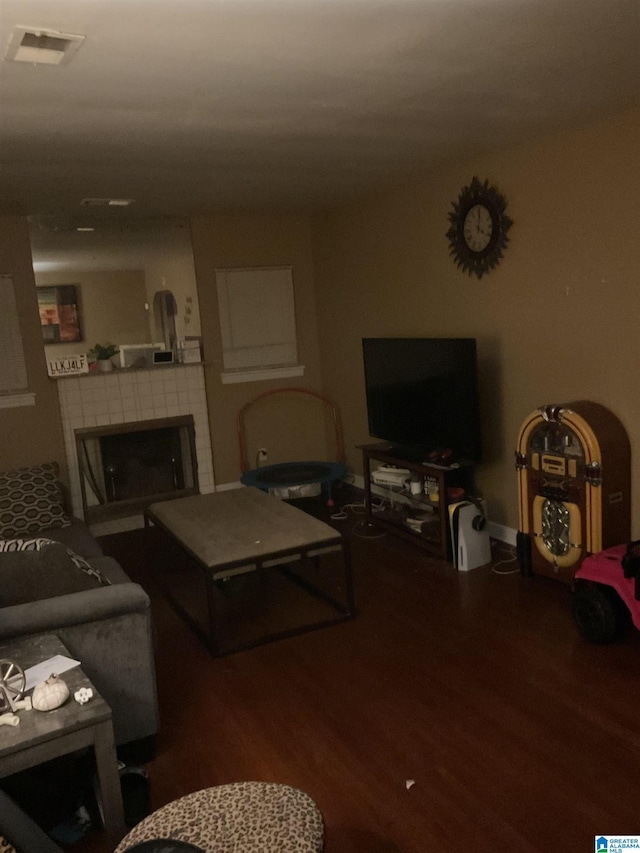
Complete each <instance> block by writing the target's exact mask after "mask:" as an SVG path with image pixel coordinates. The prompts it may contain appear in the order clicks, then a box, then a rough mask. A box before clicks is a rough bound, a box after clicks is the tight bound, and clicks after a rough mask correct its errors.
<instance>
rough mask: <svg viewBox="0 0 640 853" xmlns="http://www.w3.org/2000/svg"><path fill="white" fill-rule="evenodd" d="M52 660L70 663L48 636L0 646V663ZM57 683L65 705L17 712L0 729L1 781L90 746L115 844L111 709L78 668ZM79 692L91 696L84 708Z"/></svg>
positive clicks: (118, 810)
mask: <svg viewBox="0 0 640 853" xmlns="http://www.w3.org/2000/svg"><path fill="white" fill-rule="evenodd" d="M54 655H65V656H66V657H72V655H70V654H69V652H68V651H67V649H66V648H65V646H64V645H63V644H62V643H61V642H60V640H59V639H58V638H57V637H56V636H54V635H52V634H39V635H35V636H30V637H21V638H18V639H16V640H14V641H10V642H7V643H3V644H2V645H0V659H6V660H11V661H14V662H15V663H17V664H19V665H20V666H21V667H22V668H23V669H27V668H28V667H31V666H34V665H35V664H37V663H41V662H42V661H45V660H48V659H49V658H51V657H53V656H54ZM62 678H64V680H65V681H66V683H67V685H68V687H69V690H70V692H71V695H70V697H69V698H68V699H67V701H66V702H65V703H64V705H62V706H61V707H60V708H56V709H55V710H54V711H34V710H32V711H18V712H17V714H18V716H19V717H20V725H18V726H15V727H13V726H0V778H4V777H5V776H10V775H11V774H13V773H18V772H19V771H21V770H26V769H28V768H30V767H34V766H36V765H37V764H42V763H43V762H45V761H49V760H50V759H52V758H58V757H59V756H61V755H67V754H69V753H71V752H76V751H78V750H80V749H84V748H86V747H89V746H92V747H93V749H94V752H95V758H96V770H97V777H98V785H99V788H100V791H99V794H100V800H101V813H102V817H103V821H104V828H105V830H106V831H107V832H108V834H109V838H110V840H111V841H118V840H120V838H122V836H123V835H124V834H125V831H126V829H125V823H124V810H123V806H122V792H121V788H120V774H119V771H118V759H117V756H116V748H115V742H114V738H113V724H112V721H111V708H110V707H109V706H108V705H107V703H106V702H105V701H104V699H103V698H102V697H101V696H100V695H99V694H98V692H97V691H96V689H95V687H93V685H92V684H91V682H90V681H89V679H88V678H87V676H86V675H85V673H84V672H83V671H82V668H81V667H80V666H76V667H74V668H73V669H70V670H68V671H67V672H65V673H63V675H62ZM81 687H90V688H91V689H92V690H93V698H92V699H91V700H90V701H89V702H87V703H86V704H85V705H80V704H78V703H77V702H76V701H75V700H74V698H73V694H74V693H75V692H76V690H79V689H80V688H81Z"/></svg>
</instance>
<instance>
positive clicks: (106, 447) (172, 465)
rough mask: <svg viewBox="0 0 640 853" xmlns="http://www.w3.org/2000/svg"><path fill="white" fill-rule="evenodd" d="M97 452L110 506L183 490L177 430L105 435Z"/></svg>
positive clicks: (171, 428) (176, 428)
mask: <svg viewBox="0 0 640 853" xmlns="http://www.w3.org/2000/svg"><path fill="white" fill-rule="evenodd" d="M100 450H101V455H102V464H103V468H104V479H105V484H106V486H107V489H106V499H107V501H108V502H109V503H112V502H113V501H125V500H129V499H131V498H143V497H147V496H148V495H158V494H161V493H162V492H175V491H180V489H184V472H183V469H182V454H181V450H180V429H179V427H165V428H164V429H146V430H143V431H142V432H128V433H123V434H120V435H104V436H102V437H101V438H100Z"/></svg>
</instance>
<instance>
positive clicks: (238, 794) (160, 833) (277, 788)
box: [115, 782, 324, 853]
mask: <svg viewBox="0 0 640 853" xmlns="http://www.w3.org/2000/svg"><path fill="white" fill-rule="evenodd" d="M154 838H171V839H176V840H179V841H188V842H190V843H191V844H195V845H196V846H197V847H200V848H202V850H203V851H204V853H322V850H323V849H324V825H323V821H322V815H321V814H320V811H319V809H318V807H317V806H316V804H315V803H314V802H313V800H312V799H311V797H309V796H308V795H307V794H304V793H303V792H302V791H299V790H297V789H296V788H290V787H289V786H288V785H277V784H275V783H272V782H235V783H233V784H231V785H218V786H217V787H215V788H204V789H203V790H202V791H196V792H195V793H193V794H187V796H186V797H181V798H180V799H178V800H174V801H173V802H172V803H169V804H168V805H166V806H163V807H162V808H161V809H158V811H156V812H154V813H153V814H151V815H149V817H147V818H145V819H144V820H143V821H141V822H140V823H139V824H137V826H135V827H134V828H133V829H132V830H131V832H129V833H128V835H126V837H125V838H123V840H122V841H121V842H120V844H119V845H118V847H117V849H116V851H115V853H125V851H126V850H128V849H129V848H130V847H133V845H134V844H139V843H140V842H142V841H148V840H150V839H154Z"/></svg>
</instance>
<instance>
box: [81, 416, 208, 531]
mask: <svg viewBox="0 0 640 853" xmlns="http://www.w3.org/2000/svg"><path fill="white" fill-rule="evenodd" d="M75 438H76V450H77V458H78V465H79V470H80V487H81V492H82V506H83V510H84V517H85V519H86V520H87V522H89V523H90V524H94V523H97V522H102V521H108V520H110V519H114V518H122V517H125V516H130V515H132V514H136V513H141V512H143V511H144V509H145V508H146V507H147V506H149V504H151V503H155V502H157V501H161V500H169V499H171V498H180V497H186V496H187V495H194V494H198V491H199V489H198V465H197V459H196V448H195V431H194V422H193V417H192V416H191V415H184V416H179V417H172V418H159V419H156V420H150V421H137V422H135V423H123V424H112V425H108V426H107V425H105V426H102V427H92V428H89V429H77V430H76V431H75Z"/></svg>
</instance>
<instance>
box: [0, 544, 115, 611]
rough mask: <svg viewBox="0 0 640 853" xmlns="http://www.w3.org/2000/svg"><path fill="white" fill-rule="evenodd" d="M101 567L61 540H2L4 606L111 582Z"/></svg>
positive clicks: (0, 587) (0, 604)
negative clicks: (85, 558)
mask: <svg viewBox="0 0 640 853" xmlns="http://www.w3.org/2000/svg"><path fill="white" fill-rule="evenodd" d="M109 583H110V581H109V580H108V579H107V578H106V577H104V575H103V574H102V573H101V572H100V570H99V569H97V568H95V567H93V566H92V565H91V564H90V563H88V562H87V561H86V560H84V559H83V558H82V557H79V556H78V555H77V554H74V553H73V551H71V549H69V548H67V547H65V546H64V545H63V544H61V543H60V542H53V541H51V540H49V539H30V540H24V539H22V540H18V539H12V540H4V541H0V607H9V606H12V605H15V604H27V603H28V602H31V601H42V600H44V599H47V598H55V597H56V596H59V595H69V594H70V593H74V592H82V591H84V590H88V589H97V588H99V587H101V586H104V585H108V584H109Z"/></svg>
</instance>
